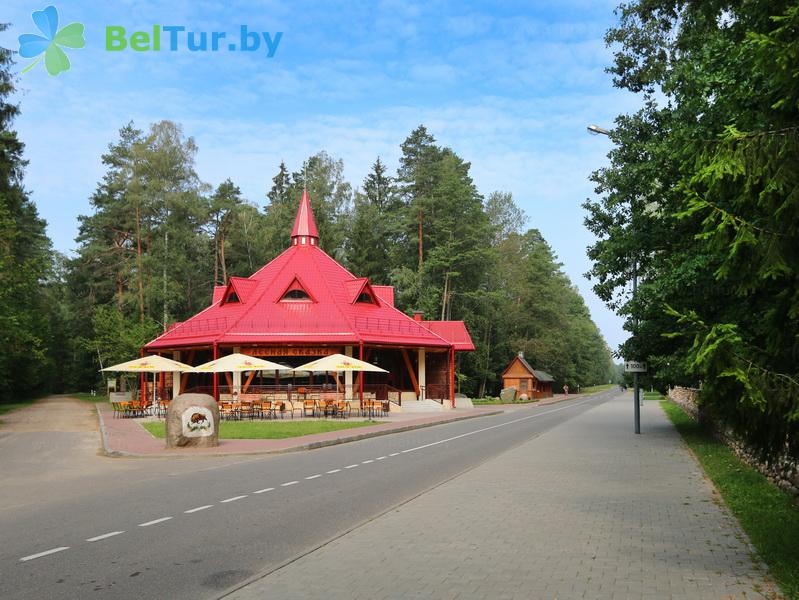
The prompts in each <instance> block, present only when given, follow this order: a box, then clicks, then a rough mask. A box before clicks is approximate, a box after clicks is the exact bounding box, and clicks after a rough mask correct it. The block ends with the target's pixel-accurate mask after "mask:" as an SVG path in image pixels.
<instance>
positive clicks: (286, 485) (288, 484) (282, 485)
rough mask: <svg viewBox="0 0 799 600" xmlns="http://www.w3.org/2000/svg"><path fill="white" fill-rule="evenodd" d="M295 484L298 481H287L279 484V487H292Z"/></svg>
mask: <svg viewBox="0 0 799 600" xmlns="http://www.w3.org/2000/svg"><path fill="white" fill-rule="evenodd" d="M295 483H299V481H287V482H286V483H281V484H280V487H288V486H290V485H294V484H295Z"/></svg>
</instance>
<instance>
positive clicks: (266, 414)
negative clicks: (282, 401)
mask: <svg viewBox="0 0 799 600" xmlns="http://www.w3.org/2000/svg"><path fill="white" fill-rule="evenodd" d="M261 407H262V408H261V416H262V417H263V418H264V419H271V418H272V416H273V413H274V410H275V405H274V403H273V402H272V401H271V400H267V401H266V402H261Z"/></svg>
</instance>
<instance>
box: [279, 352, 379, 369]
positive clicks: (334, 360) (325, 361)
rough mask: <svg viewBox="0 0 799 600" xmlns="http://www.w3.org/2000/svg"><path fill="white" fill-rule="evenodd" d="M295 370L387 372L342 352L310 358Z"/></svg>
mask: <svg viewBox="0 0 799 600" xmlns="http://www.w3.org/2000/svg"><path fill="white" fill-rule="evenodd" d="M295 371H326V372H330V371H334V372H336V373H345V372H347V371H369V372H371V373H388V371H386V370H385V369H381V368H380V367H378V366H376V365H373V364H370V363H368V362H365V361H362V360H358V359H357V358H352V357H351V356H346V355H344V354H331V355H330V356H324V357H322V358H319V359H317V360H312V361H311V362H309V363H305V364H304V365H300V366H299V367H297V368H296V369H295Z"/></svg>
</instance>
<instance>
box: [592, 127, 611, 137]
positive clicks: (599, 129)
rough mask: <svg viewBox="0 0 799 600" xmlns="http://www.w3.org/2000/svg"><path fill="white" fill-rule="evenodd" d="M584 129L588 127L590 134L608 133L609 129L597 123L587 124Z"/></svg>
mask: <svg viewBox="0 0 799 600" xmlns="http://www.w3.org/2000/svg"><path fill="white" fill-rule="evenodd" d="M586 129H588V133H590V134H591V135H599V134H600V133H601V134H602V135H610V131H609V130H607V129H605V128H604V127H600V126H599V125H589V126H588V127H586Z"/></svg>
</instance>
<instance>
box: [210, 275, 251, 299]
mask: <svg viewBox="0 0 799 600" xmlns="http://www.w3.org/2000/svg"><path fill="white" fill-rule="evenodd" d="M257 286H258V284H257V282H255V281H252V280H251V279H247V278H246V277H230V278H229V279H228V284H227V286H226V287H225V289H224V292H223V293H222V298H221V300H222V304H225V303H227V302H228V300H229V299H230V298H231V297H232V296H233V295H234V294H235V297H236V298H237V299H238V302H247V301H248V300H250V296H251V295H252V292H253V291H254V290H255V288H256V287H257ZM214 293H216V290H214Z"/></svg>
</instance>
